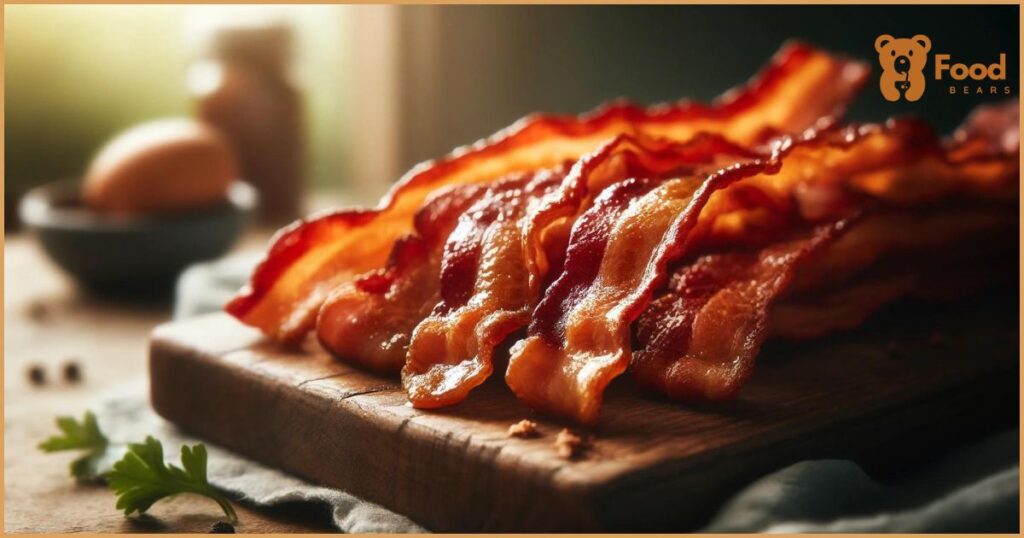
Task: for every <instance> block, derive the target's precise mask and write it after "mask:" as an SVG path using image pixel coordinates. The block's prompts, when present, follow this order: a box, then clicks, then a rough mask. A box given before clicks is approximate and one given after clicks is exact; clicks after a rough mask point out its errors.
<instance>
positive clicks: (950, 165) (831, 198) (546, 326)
mask: <svg viewBox="0 0 1024 538" xmlns="http://www.w3.org/2000/svg"><path fill="white" fill-rule="evenodd" d="M954 155H955V153H954V152H946V151H944V150H943V149H942V148H941V147H940V145H939V143H938V141H937V140H936V139H935V137H934V136H933V135H932V134H931V132H930V130H928V129H926V128H923V127H922V125H920V124H919V123H917V122H913V121H899V122H891V123H890V124H888V125H886V126H885V127H884V128H883V127H878V126H874V127H872V126H862V127H856V128H848V129H842V130H837V129H827V130H823V131H821V132H817V133H808V134H806V135H805V136H803V137H801V138H791V137H784V138H783V139H781V140H780V142H779V143H778V144H776V145H775V146H774V148H773V152H772V154H771V155H770V156H767V157H765V158H762V159H755V160H753V161H750V162H745V163H741V164H737V165H735V166H732V167H730V168H726V169H723V170H722V171H721V172H719V173H716V174H712V175H711V176H710V177H708V178H707V179H706V180H703V179H702V178H700V177H684V178H680V179H677V180H672V181H669V182H666V183H664V184H663V185H661V186H659V187H658V188H656V189H654V190H653V191H651V192H650V193H648V194H646V195H644V196H643V197H641V198H639V199H637V200H635V201H634V202H633V203H632V204H631V205H630V207H629V208H628V209H627V210H626V211H624V212H623V214H622V215H621V217H618V218H617V220H616V221H615V223H614V225H613V226H606V227H605V228H604V229H602V230H588V229H586V228H584V227H583V221H582V220H581V221H580V223H578V226H577V228H574V229H573V236H574V238H575V237H576V236H579V237H587V236H597V237H599V238H600V241H604V242H605V243H606V245H607V246H606V247H605V248H604V252H603V255H602V256H601V257H600V267H599V269H598V270H597V271H592V272H591V273H592V275H591V274H587V275H585V277H584V278H579V277H576V276H574V275H573V269H571V268H573V267H576V266H577V265H578V263H580V262H578V261H577V260H576V259H575V257H574V253H573V244H572V243H573V242H574V241H575V239H572V240H570V247H569V253H568V255H567V257H566V261H565V264H564V266H565V268H564V269H563V272H562V274H561V276H560V277H559V278H558V279H557V280H555V281H554V283H553V284H552V285H551V287H550V288H548V290H547V292H546V293H545V296H544V298H543V299H542V300H541V302H540V304H539V305H538V307H537V310H536V311H535V317H534V320H533V323H532V324H531V326H530V331H529V336H528V338H527V339H526V340H524V341H521V342H518V343H517V344H516V345H515V346H514V347H513V349H512V358H511V361H510V363H509V368H508V372H507V374H506V381H507V382H508V384H509V386H510V387H511V388H512V389H513V391H514V392H515V393H516V394H517V395H518V396H519V397H520V398H521V399H523V400H524V401H526V402H527V403H528V404H530V405H531V406H533V407H535V408H538V409H542V410H545V411H548V412H553V413H556V414H561V415H566V416H570V417H573V418H575V419H577V420H580V421H582V422H593V421H595V420H596V419H597V416H598V412H599V409H600V402H601V395H602V393H603V391H604V388H605V387H606V386H607V384H608V383H609V382H610V381H611V380H612V379H613V378H614V377H615V376H617V375H619V374H620V373H621V372H623V371H624V370H625V369H626V367H627V365H628V364H629V361H630V358H631V349H630V325H631V323H632V322H633V321H634V320H635V319H636V318H637V317H638V316H639V315H640V314H641V313H642V312H643V311H644V310H645V309H646V307H647V306H648V304H649V303H650V301H651V298H652V294H653V293H654V291H655V290H656V289H658V288H659V287H660V286H661V285H662V284H663V283H664V282H665V280H666V278H667V275H668V272H669V269H670V266H671V265H672V264H673V263H675V262H677V261H678V260H681V259H683V258H685V257H686V256H687V255H688V254H690V253H693V252H695V251H696V250H697V249H698V248H702V249H704V248H708V246H709V245H716V244H717V245H721V244H730V242H732V244H737V243H738V242H742V241H745V240H749V238H751V237H755V238H757V237H770V236H772V235H776V236H777V235H778V234H779V233H781V232H783V231H785V230H787V229H793V228H792V226H793V225H794V224H799V223H801V222H807V223H813V222H814V221H822V220H825V221H828V220H834V219H836V218H838V217H841V216H842V215H843V214H844V213H846V212H848V210H849V208H850V207H857V206H858V205H861V204H862V202H858V201H857V200H858V199H859V198H863V197H870V198H873V199H875V201H876V202H875V203H887V204H894V205H908V204H914V203H924V202H928V201H933V200H935V199H938V198H941V197H942V196H950V195H952V194H961V193H974V194H982V195H995V193H998V192H1000V191H1005V190H1006V185H1007V184H1010V185H1014V183H1015V181H1016V177H1017V175H1018V174H1019V170H1018V167H1017V161H1016V159H1015V158H1014V159H1012V160H1011V159H1007V158H1005V157H1003V158H992V159H988V158H966V157H964V156H961V155H955V156H954Z"/></svg>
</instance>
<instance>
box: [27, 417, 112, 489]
mask: <svg viewBox="0 0 1024 538" xmlns="http://www.w3.org/2000/svg"><path fill="white" fill-rule="evenodd" d="M57 428H58V429H60V431H61V434H60V435H54V436H52V437H50V438H49V439H47V440H45V441H43V442H42V443H39V449H40V450H42V451H43V452H61V451H65V450H82V451H85V454H83V455H82V457H80V458H78V459H76V460H74V461H72V462H71V475H72V476H74V477H75V478H77V479H79V480H95V479H96V478H98V477H99V475H100V473H99V463H100V461H101V460H102V459H103V458H104V457H105V456H106V454H107V447H108V446H110V442H109V441H108V440H107V437H106V436H105V435H103V432H101V431H100V428H99V425H98V424H97V423H96V415H94V414H93V413H92V411H88V412H86V413H85V417H84V418H82V421H81V422H79V421H77V420H75V419H74V418H73V417H58V418H57Z"/></svg>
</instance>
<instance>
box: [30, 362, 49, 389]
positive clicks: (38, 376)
mask: <svg viewBox="0 0 1024 538" xmlns="http://www.w3.org/2000/svg"><path fill="white" fill-rule="evenodd" d="M28 380H29V381H31V382H32V384H33V385H44V384H46V370H44V369H43V367H42V366H41V365H39V364H33V365H32V366H30V367H29V369H28Z"/></svg>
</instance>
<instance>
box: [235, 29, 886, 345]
mask: <svg viewBox="0 0 1024 538" xmlns="http://www.w3.org/2000/svg"><path fill="white" fill-rule="evenodd" d="M866 75H867V67H866V66H865V65H864V64H863V63H860V62H853V61H848V60H844V59H837V58H835V57H832V56H829V55H828V54H825V53H823V52H820V51H816V50H814V49H812V48H810V47H808V46H806V45H799V44H796V45H790V46H788V47H785V48H784V49H783V50H782V51H780V52H779V53H778V54H777V55H776V56H775V57H774V58H773V60H772V62H771V63H770V65H769V67H768V68H767V69H766V70H765V71H764V72H763V73H762V74H761V75H760V76H759V77H758V78H757V79H755V80H754V81H752V82H751V83H749V84H748V85H747V86H745V87H744V88H742V89H740V90H734V91H731V92H729V93H727V94H726V95H724V96H723V97H722V98H721V99H719V100H718V101H717V102H716V103H714V104H713V105H711V106H707V105H701V104H696V103H692V102H688V101H684V102H680V103H678V104H674V105H670V106H656V107H651V108H647V109H645V108H640V107H637V106H635V105H631V104H628V103H615V104H613V105H611V106H608V107H606V108H604V109H601V110H599V111H597V112H595V113H592V114H590V115H586V116H583V117H580V118H572V117H568V118H567V117H551V116H535V117H530V118H526V119H524V120H522V121H521V122H519V123H517V124H515V125H513V126H512V127H510V128H509V129H507V130H504V131H501V132H499V133H497V134H496V135H494V136H492V137H490V138H489V139H486V140H483V141H480V142H478V143H476V144H474V145H472V146H469V147H465V148H460V149H458V150H456V151H454V152H453V153H451V154H450V155H449V156H447V157H445V158H443V159H440V160H438V161H434V162H428V163H424V164H421V165H419V166H417V167H416V168H414V169H413V170H412V171H410V172H409V173H408V174H407V175H406V176H405V177H403V178H402V179H401V180H400V181H399V182H398V184H396V185H395V187H394V188H393V189H391V191H390V192H389V193H388V194H387V195H386V196H385V197H384V199H383V200H382V201H381V204H380V206H379V207H378V208H376V209H356V210H343V211H335V212H331V213H327V214H324V215H321V216H318V217H314V218H312V219H310V220H300V221H298V222H295V223H293V224H292V225H290V226H288V227H286V228H284V229H283V230H281V231H280V232H279V233H278V234H277V235H276V236H275V237H274V239H273V240H272V242H271V247H270V249H269V251H268V253H267V256H266V258H265V259H264V260H263V261H262V262H261V263H260V264H259V266H258V267H257V268H256V271H255V272H254V274H253V276H252V278H251V280H250V283H249V285H248V286H246V287H245V288H243V289H242V290H241V291H239V293H238V295H237V296H236V297H235V298H234V299H232V300H231V301H230V302H229V303H228V304H227V305H226V306H225V310H227V311H228V312H229V313H231V314H232V315H234V316H235V317H237V318H238V319H240V320H241V321H242V322H244V323H247V324H249V325H252V326H255V327H258V328H260V329H261V330H262V331H263V332H264V333H266V334H267V335H268V336H270V337H272V338H274V339H277V340H280V341H285V342H294V341H297V340H299V339H301V338H302V337H303V335H305V334H306V332H308V330H309V329H310V328H311V327H312V325H313V323H314V322H315V317H316V314H317V312H318V310H319V308H320V306H321V305H322V304H323V302H324V301H325V299H326V298H327V296H328V295H330V294H331V293H333V292H334V291H335V290H337V289H339V288H340V287H342V286H344V285H345V284H347V283H349V282H351V281H352V279H353V278H355V277H356V276H358V275H361V274H363V273H366V272H367V271H371V270H375V269H379V268H381V267H382V266H383V265H384V264H385V262H386V260H387V257H388V255H389V252H390V250H391V245H392V243H394V242H395V241H396V240H398V239H399V238H400V237H402V236H404V235H406V234H409V233H411V232H412V231H413V218H412V217H413V215H414V214H415V212H416V211H417V209H418V208H419V207H420V206H421V205H422V204H423V202H424V201H425V200H426V198H427V197H428V196H429V194H430V193H431V192H433V191H435V190H437V189H439V188H442V187H445V186H449V185H464V184H474V183H487V182H491V181H494V180H496V179H498V178H500V177H503V176H506V175H508V174H510V173H513V172H517V171H529V170H538V169H542V168H550V167H553V166H557V165H559V164H561V163H564V162H566V161H574V160H576V159H578V158H579V157H581V156H582V155H584V154H586V153H588V152H590V151H592V150H594V149H595V148H597V147H598V146H599V145H600V144H601V143H603V142H604V141H606V140H608V139H609V138H612V137H614V136H616V135H618V134H623V133H634V134H639V135H644V136H650V137H662V138H668V139H672V140H686V139H689V138H691V137H692V136H693V135H694V134H695V133H698V132H701V131H712V132H726V131H727V132H729V133H730V136H731V137H732V138H733V139H735V140H737V141H739V142H741V143H745V142H747V141H752V140H756V139H759V138H761V137H763V134H764V132H765V131H772V130H775V131H783V132H788V131H789V127H790V126H792V125H794V124H797V125H811V124H813V123H815V122H816V121H818V119H819V118H820V117H822V116H826V117H831V116H832V115H834V114H836V113H838V112H840V111H841V110H842V109H843V108H844V107H845V105H846V104H847V103H848V102H849V100H850V98H851V97H852V96H853V94H855V93H856V92H857V90H858V89H859V88H860V87H861V86H862V85H863V82H864V81H865V79H866Z"/></svg>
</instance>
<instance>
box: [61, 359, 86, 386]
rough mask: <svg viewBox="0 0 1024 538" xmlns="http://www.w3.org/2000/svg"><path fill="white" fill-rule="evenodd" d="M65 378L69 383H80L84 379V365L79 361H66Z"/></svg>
mask: <svg viewBox="0 0 1024 538" xmlns="http://www.w3.org/2000/svg"><path fill="white" fill-rule="evenodd" d="M64 380H65V381H67V382H69V383H78V382H79V381H81V380H82V367H81V366H79V365H78V361H75V360H73V359H72V360H69V361H67V362H65V363H64Z"/></svg>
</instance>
